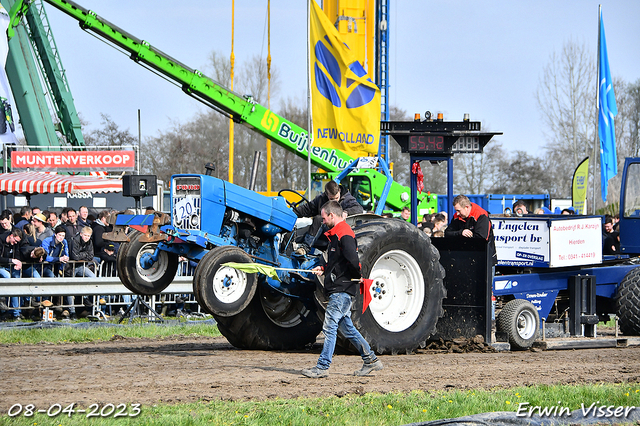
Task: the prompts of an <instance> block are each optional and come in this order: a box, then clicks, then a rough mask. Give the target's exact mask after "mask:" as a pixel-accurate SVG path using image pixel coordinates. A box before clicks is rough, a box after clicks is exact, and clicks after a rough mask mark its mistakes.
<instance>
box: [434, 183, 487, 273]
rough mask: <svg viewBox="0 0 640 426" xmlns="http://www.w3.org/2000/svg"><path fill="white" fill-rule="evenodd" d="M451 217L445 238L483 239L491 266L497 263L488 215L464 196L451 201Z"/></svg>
mask: <svg viewBox="0 0 640 426" xmlns="http://www.w3.org/2000/svg"><path fill="white" fill-rule="evenodd" d="M453 208H454V210H455V211H456V214H455V215H453V219H451V223H450V224H449V226H447V229H445V231H444V236H445V237H466V238H483V239H484V240H486V241H487V242H488V246H487V251H488V252H489V256H490V257H491V261H492V264H493V265H495V264H496V263H497V260H498V258H497V255H496V243H495V241H494V238H493V227H492V226H491V221H490V220H489V213H487V212H486V211H485V210H484V209H483V208H482V207H480V206H479V205H477V204H476V203H472V202H471V201H469V199H468V198H467V197H466V196H464V195H458V196H457V197H456V198H454V199H453Z"/></svg>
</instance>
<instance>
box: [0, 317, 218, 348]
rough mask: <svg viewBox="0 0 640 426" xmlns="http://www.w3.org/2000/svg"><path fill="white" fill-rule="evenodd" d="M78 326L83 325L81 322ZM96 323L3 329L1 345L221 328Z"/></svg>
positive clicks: (208, 331)
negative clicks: (84, 325) (92, 324)
mask: <svg viewBox="0 0 640 426" xmlns="http://www.w3.org/2000/svg"><path fill="white" fill-rule="evenodd" d="M76 325H81V323H80V322H78V323H76ZM113 325H114V326H111V327H110V326H105V325H102V324H97V325H96V326H91V325H88V326H86V327H78V326H68V327H67V326H60V327H51V328H24V327H20V326H17V327H11V328H5V329H1V330H0V344H36V343H69V342H71V343H79V342H94V341H99V340H111V339H112V338H113V337H114V336H115V335H118V336H122V337H144V338H150V339H152V338H161V337H168V336H174V335H185V336H206V337H216V336H220V332H219V331H218V327H216V326H215V325H212V324H211V323H210V322H203V323H202V324H198V323H197V322H196V321H193V322H188V323H176V324H175V325H173V324H170V325H164V324H153V323H142V324H140V323H138V324H128V325H120V326H115V324H113Z"/></svg>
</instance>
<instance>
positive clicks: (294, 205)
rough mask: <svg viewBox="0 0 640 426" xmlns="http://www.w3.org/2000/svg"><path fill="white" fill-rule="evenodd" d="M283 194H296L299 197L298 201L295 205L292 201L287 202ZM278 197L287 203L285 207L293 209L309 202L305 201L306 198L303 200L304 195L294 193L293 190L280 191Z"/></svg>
mask: <svg viewBox="0 0 640 426" xmlns="http://www.w3.org/2000/svg"><path fill="white" fill-rule="evenodd" d="M285 192H293V193H294V194H296V195H297V196H298V197H300V201H296V202H295V203H294V202H292V201H289V200H287V198H286V197H284V196H283V195H282V194H283V193H285ZM278 196H279V197H282V198H284V201H285V202H286V203H287V205H288V206H289V207H290V208H292V209H295V208H296V207H298V206H299V205H300V204H302V203H308V202H309V200H307V199H306V198H304V195H302V194H301V193H299V192H298V191H294V190H293V189H281V190H280V191H278Z"/></svg>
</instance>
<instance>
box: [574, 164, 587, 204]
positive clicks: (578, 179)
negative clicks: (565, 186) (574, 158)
mask: <svg viewBox="0 0 640 426" xmlns="http://www.w3.org/2000/svg"><path fill="white" fill-rule="evenodd" d="M588 179H589V157H587V158H585V159H584V160H582V162H581V163H580V164H578V167H576V170H575V171H574V172H573V180H572V182H571V205H572V206H573V207H574V208H575V209H576V214H587V212H586V207H587V188H588V187H587V181H588Z"/></svg>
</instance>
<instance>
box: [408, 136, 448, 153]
mask: <svg viewBox="0 0 640 426" xmlns="http://www.w3.org/2000/svg"><path fill="white" fill-rule="evenodd" d="M409 151H412V152H435V153H442V152H444V137H442V136H425V135H420V136H409Z"/></svg>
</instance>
